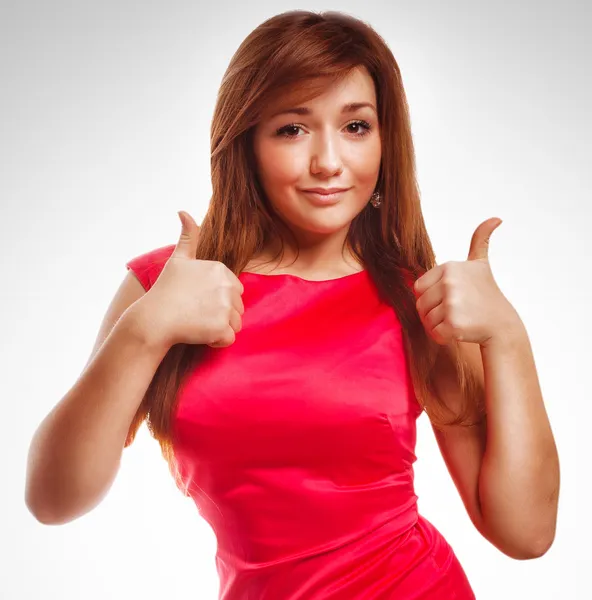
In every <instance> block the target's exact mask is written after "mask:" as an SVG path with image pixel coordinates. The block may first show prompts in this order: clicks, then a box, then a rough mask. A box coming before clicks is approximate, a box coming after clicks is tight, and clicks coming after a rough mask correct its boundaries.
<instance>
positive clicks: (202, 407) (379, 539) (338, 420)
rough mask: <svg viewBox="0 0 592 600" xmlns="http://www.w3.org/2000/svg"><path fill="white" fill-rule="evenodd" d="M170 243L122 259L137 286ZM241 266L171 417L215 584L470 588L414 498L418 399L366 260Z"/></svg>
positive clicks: (390, 592)
mask: <svg viewBox="0 0 592 600" xmlns="http://www.w3.org/2000/svg"><path fill="white" fill-rule="evenodd" d="M174 248H175V246H174V245H170V246H165V247H163V248H158V249H156V250H153V251H151V252H148V253H146V254H143V255H141V256H138V257H136V258H134V259H132V260H130V261H129V262H128V263H127V264H126V266H127V267H128V268H129V269H131V270H132V271H133V272H134V273H135V274H136V276H137V277H138V279H139V280H140V281H141V282H142V284H143V285H144V287H145V289H147V290H148V289H149V288H150V286H151V285H152V284H153V283H154V281H155V280H156V278H157V277H158V275H159V273H160V271H161V270H162V267H163V266H164V263H165V262H166V260H167V259H168V257H169V256H170V254H171V253H172V251H173V250H174ZM239 279H240V281H241V282H242V283H243V285H244V293H243V296H242V299H243V303H244V307H245V313H244V315H243V328H242V330H241V331H240V332H239V333H238V334H237V336H236V341H235V343H234V344H232V345H231V346H229V347H227V348H210V347H206V354H205V355H204V359H203V361H202V362H200V363H199V365H198V366H197V367H196V368H195V371H194V372H192V373H191V374H190V377H189V378H188V379H187V380H186V382H185V384H184V385H183V386H182V388H181V390H180V398H179V403H178V407H177V410H176V412H175V414H174V418H173V442H174V448H175V456H176V458H177V461H178V466H179V470H180V474H181V477H182V481H183V484H182V485H183V489H182V491H183V492H184V493H186V494H187V495H188V496H190V497H191V498H192V499H193V500H194V502H195V504H196V506H197V508H198V511H199V514H200V515H201V516H202V517H203V518H204V519H206V521H207V522H208V523H209V524H210V526H211V527H212V529H213V531H214V533H215V535H216V538H217V553H216V556H215V562H216V567H217V571H218V574H219V580H220V589H219V599H220V600H394V599H397V600H411V599H414V600H419V599H421V600H426V599H430V600H431V599H442V600H453V599H456V600H469V599H474V598H475V595H474V593H473V591H472V590H471V586H470V584H469V582H468V580H467V578H466V575H465V573H464V571H463V569H462V567H461V565H460V563H459V561H458V560H457V558H456V556H455V554H454V552H453V550H452V548H451V547H450V545H449V544H448V543H447V542H446V541H445V539H444V538H443V537H442V535H441V534H440V533H439V532H438V531H437V530H436V529H435V528H434V526H433V525H432V524H431V523H429V522H428V521H427V520H426V519H425V518H423V517H422V516H420V515H418V512H417V496H416V495H415V493H414V487H413V463H414V461H415V459H416V457H415V454H414V449H415V440H416V419H417V417H418V416H419V415H420V413H421V408H420V406H419V404H418V402H417V400H416V398H415V395H414V393H413V388H412V384H411V378H410V373H409V369H408V363H407V358H406V354H405V351H404V346H403V340H402V335H401V325H400V323H399V321H398V319H397V317H396V314H395V312H394V310H393V309H392V308H391V307H390V306H388V305H387V304H385V303H383V302H382V301H381V300H380V299H379V296H378V292H377V290H376V288H375V287H374V285H373V282H372V279H371V277H370V276H369V274H368V272H367V271H361V272H359V273H354V274H351V275H347V276H345V277H341V278H339V279H333V280H328V281H309V280H305V279H302V278H300V277H297V276H295V275H286V274H281V275H273V274H271V275H263V274H254V273H241V274H240V276H239Z"/></svg>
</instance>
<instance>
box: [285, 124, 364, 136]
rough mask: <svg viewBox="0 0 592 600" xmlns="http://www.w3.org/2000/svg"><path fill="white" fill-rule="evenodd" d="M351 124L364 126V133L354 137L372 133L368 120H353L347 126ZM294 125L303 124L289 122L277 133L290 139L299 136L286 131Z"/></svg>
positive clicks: (356, 134) (297, 126) (298, 126)
mask: <svg viewBox="0 0 592 600" xmlns="http://www.w3.org/2000/svg"><path fill="white" fill-rule="evenodd" d="M350 125H361V126H362V127H363V128H364V130H363V132H362V133H353V134H352V135H353V136H354V137H364V136H365V135H368V134H369V133H370V130H371V129H372V126H371V125H370V123H368V121H363V120H358V121H352V122H351V123H348V124H347V125H346V127H349V126H350ZM292 127H296V128H299V129H300V128H301V127H302V126H301V125H298V123H289V124H288V125H284V126H283V127H280V128H279V129H278V130H276V135H277V136H279V137H284V138H288V139H291V138H297V137H299V136H297V135H289V134H288V133H286V130H287V129H290V128H292Z"/></svg>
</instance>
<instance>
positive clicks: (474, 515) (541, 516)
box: [434, 315, 559, 559]
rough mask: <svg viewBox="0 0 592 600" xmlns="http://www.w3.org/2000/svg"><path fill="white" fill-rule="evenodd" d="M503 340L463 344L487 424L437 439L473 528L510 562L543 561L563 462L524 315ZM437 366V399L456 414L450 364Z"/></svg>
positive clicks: (442, 433) (439, 435)
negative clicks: (478, 384)
mask: <svg viewBox="0 0 592 600" xmlns="http://www.w3.org/2000/svg"><path fill="white" fill-rule="evenodd" d="M499 333H500V335H499V338H495V337H494V338H491V340H490V342H489V343H487V344H484V345H478V344H468V343H461V344H460V347H461V353H462V355H463V356H464V358H465V359H466V361H467V363H468V365H469V368H471V369H472V370H473V371H474V372H475V373H476V374H477V377H478V380H479V381H480V382H481V384H482V388H484V392H485V409H486V415H487V418H486V419H485V420H484V421H483V422H482V423H481V424H479V425H475V426H470V427H462V426H453V427H446V428H444V429H436V428H434V433H435V435H436V440H437V442H438V446H439V447H440V451H441V453H442V456H443V458H444V462H445V463H446V466H447V468H448V470H449V472H450V474H451V476H452V479H453V481H454V483H455V485H456V487H457V489H458V491H459V494H460V496H461V498H462V500H463V503H464V505H465V507H466V509H467V512H468V514H469V516H470V518H471V520H472V522H473V523H474V525H475V527H476V528H477V529H478V530H479V531H480V532H481V534H482V535H483V536H484V537H485V538H487V539H488V540H489V541H490V542H491V543H492V544H494V545H495V546H496V547H497V548H499V549H500V550H501V551H502V552H504V553H505V554H507V555H508V556H511V557H512V558H516V559H529V558H537V557H539V556H542V555H543V554H545V552H546V551H547V550H548V549H549V548H550V546H551V544H552V543H553V539H554V537H555V527H556V522H557V503H558V497H559V459H558V455H557V449H556V446H555V441H554V438H553V434H552V432H551V426H550V424H549V419H548V417H547V413H546V410H545V406H544V403H543V398H542V395H541V389H540V386H539V381H538V376H537V372H536V368H535V363H534V358H533V355H532V350H531V346H530V342H529V339H528V335H527V332H526V329H525V327H524V325H523V324H522V321H521V320H520V319H519V317H518V315H516V321H515V323H514V324H508V329H506V330H505V331H500V332H499ZM439 363H440V368H439V369H438V371H437V374H438V375H437V379H436V388H437V390H438V395H439V397H440V398H441V399H442V401H443V402H445V403H446V405H447V406H449V407H451V408H457V407H459V406H460V403H461V398H460V390H459V388H458V384H457V382H456V378H455V373H454V372H453V370H452V368H451V363H450V361H449V360H442V361H439Z"/></svg>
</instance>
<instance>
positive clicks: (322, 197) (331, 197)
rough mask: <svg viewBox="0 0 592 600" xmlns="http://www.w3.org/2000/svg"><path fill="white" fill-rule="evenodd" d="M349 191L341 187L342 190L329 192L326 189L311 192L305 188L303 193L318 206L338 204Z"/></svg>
mask: <svg viewBox="0 0 592 600" xmlns="http://www.w3.org/2000/svg"><path fill="white" fill-rule="evenodd" d="M345 192H347V189H343V188H341V191H337V192H333V193H327V191H326V190H325V191H324V193H319V192H311V191H308V190H303V193H304V194H305V196H306V197H307V198H309V200H311V201H312V202H313V203H314V204H316V205H318V206H326V205H331V204H336V203H337V202H339V200H340V199H341V197H342V196H343V195H344V194H345Z"/></svg>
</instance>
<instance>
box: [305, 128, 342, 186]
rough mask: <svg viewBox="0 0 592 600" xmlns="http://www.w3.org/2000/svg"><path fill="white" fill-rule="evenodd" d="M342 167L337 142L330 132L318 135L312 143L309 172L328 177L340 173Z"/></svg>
mask: <svg viewBox="0 0 592 600" xmlns="http://www.w3.org/2000/svg"><path fill="white" fill-rule="evenodd" d="M342 169H343V164H342V161H341V157H340V154H339V147H338V143H337V142H336V141H335V140H334V139H333V138H332V136H331V135H330V134H326V135H324V136H322V135H321V136H319V137H318V138H317V141H316V142H314V143H313V144H312V156H311V160H310V171H311V173H312V174H313V175H322V176H325V177H328V176H331V175H335V174H338V173H340V172H341V171H342Z"/></svg>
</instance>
